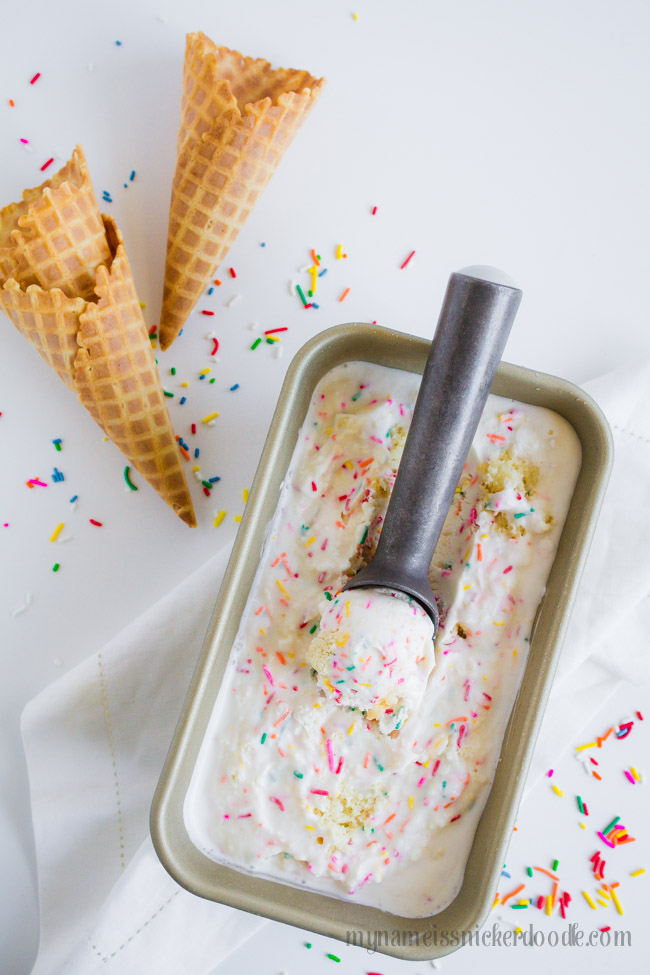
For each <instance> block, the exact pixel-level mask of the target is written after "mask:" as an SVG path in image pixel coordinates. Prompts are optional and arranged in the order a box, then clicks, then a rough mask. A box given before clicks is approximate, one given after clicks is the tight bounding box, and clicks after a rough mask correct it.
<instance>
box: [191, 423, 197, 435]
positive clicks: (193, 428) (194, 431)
mask: <svg viewBox="0 0 650 975" xmlns="http://www.w3.org/2000/svg"><path fill="white" fill-rule="evenodd" d="M190 429H191V431H192V433H196V423H193V424H192V426H191V427H190Z"/></svg>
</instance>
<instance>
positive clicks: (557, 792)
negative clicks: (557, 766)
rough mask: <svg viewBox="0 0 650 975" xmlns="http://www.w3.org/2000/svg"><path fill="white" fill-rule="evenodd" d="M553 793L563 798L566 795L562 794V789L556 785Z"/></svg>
mask: <svg viewBox="0 0 650 975" xmlns="http://www.w3.org/2000/svg"><path fill="white" fill-rule="evenodd" d="M553 792H554V793H555V795H556V796H563V795H564V793H563V792H562V789H558V787H557V786H556V785H554V786H553Z"/></svg>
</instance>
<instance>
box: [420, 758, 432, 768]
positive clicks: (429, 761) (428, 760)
mask: <svg viewBox="0 0 650 975" xmlns="http://www.w3.org/2000/svg"><path fill="white" fill-rule="evenodd" d="M430 764H431V759H430V758H427V760H426V762H423V763H422V768H427V766H428V765H430Z"/></svg>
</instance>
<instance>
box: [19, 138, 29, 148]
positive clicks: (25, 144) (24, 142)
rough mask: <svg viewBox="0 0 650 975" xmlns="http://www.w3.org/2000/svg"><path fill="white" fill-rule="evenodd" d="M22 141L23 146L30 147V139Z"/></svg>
mask: <svg viewBox="0 0 650 975" xmlns="http://www.w3.org/2000/svg"><path fill="white" fill-rule="evenodd" d="M20 141H21V142H22V144H23V145H24V146H28V145H29V139H21V140H20Z"/></svg>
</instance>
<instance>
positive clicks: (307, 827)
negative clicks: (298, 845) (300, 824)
mask: <svg viewBox="0 0 650 975" xmlns="http://www.w3.org/2000/svg"><path fill="white" fill-rule="evenodd" d="M305 829H314V827H313V826H305Z"/></svg>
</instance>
